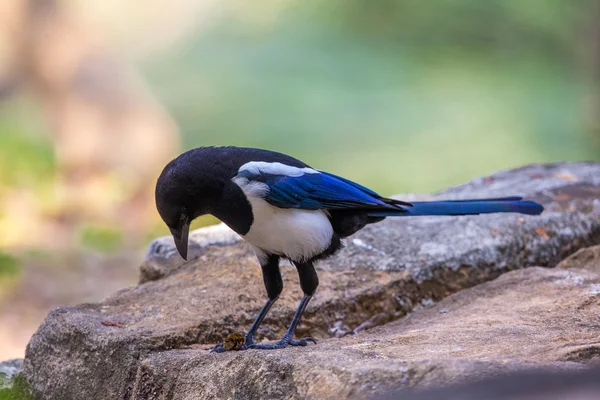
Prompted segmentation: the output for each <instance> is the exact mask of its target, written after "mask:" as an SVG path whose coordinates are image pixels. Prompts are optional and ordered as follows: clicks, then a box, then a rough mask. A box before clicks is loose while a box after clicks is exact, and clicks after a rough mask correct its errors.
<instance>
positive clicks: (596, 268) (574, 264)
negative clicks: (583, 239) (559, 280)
mask: <svg viewBox="0 0 600 400" xmlns="http://www.w3.org/2000/svg"><path fill="white" fill-rule="evenodd" d="M557 268H585V269H587V270H588V271H593V272H595V273H597V274H600V246H593V247H586V248H583V249H580V250H578V251H576V252H575V253H574V254H572V255H571V256H569V257H567V258H566V259H565V260H563V261H561V262H560V263H559V264H558V265H557Z"/></svg>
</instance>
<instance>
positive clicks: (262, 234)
mask: <svg viewBox="0 0 600 400" xmlns="http://www.w3.org/2000/svg"><path fill="white" fill-rule="evenodd" d="M246 193H247V195H248V200H249V201H250V204H251V205H252V213H253V215H254V221H253V222H252V227H251V228H250V231H249V232H248V233H247V234H246V235H245V236H243V238H244V239H245V240H246V241H247V242H248V243H249V244H250V245H252V247H253V248H254V251H255V252H256V255H257V256H258V257H259V258H260V259H262V260H264V258H265V256H266V254H265V252H267V253H271V254H277V255H280V256H285V257H288V258H289V259H290V260H292V261H298V262H301V261H304V260H307V259H310V258H311V257H314V256H316V255H318V254H320V253H322V252H323V251H325V250H326V249H327V248H328V247H329V245H330V243H331V238H332V236H333V227H332V226H331V223H330V222H329V218H327V215H325V213H324V212H323V211H320V210H318V211H309V210H297V209H283V208H278V207H275V206H272V205H270V204H269V203H267V202H266V201H265V200H263V199H262V198H260V197H255V196H253V194H252V193H248V192H246Z"/></svg>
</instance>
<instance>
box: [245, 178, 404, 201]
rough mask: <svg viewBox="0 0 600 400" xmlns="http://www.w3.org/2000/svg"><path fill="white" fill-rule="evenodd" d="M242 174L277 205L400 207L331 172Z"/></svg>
mask: <svg viewBox="0 0 600 400" xmlns="http://www.w3.org/2000/svg"><path fill="white" fill-rule="evenodd" d="M245 177H247V178H248V179H251V180H256V181H259V182H262V183H265V184H266V185H267V186H268V187H269V192H268V193H267V195H266V200H267V201H268V202H269V203H270V204H272V205H274V206H277V207H280V208H301V209H305V210H320V209H332V210H333V209H343V208H377V209H394V210H399V207H398V206H395V205H391V204H388V203H386V202H384V201H383V200H382V197H381V196H379V195H378V194H377V193H375V192H374V191H372V190H370V189H367V188H365V187H363V186H361V185H359V184H356V183H354V182H352V181H349V180H347V179H344V178H340V177H338V176H335V175H333V174H329V173H324V172H318V173H312V174H310V173H305V174H303V175H300V176H286V175H269V174H263V173H261V174H255V175H253V176H249V175H248V174H245Z"/></svg>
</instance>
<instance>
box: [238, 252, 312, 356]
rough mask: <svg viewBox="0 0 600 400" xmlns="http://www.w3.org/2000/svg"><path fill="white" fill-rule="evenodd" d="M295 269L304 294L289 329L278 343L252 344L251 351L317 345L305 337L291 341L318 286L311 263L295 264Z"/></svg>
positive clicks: (310, 338)
mask: <svg viewBox="0 0 600 400" xmlns="http://www.w3.org/2000/svg"><path fill="white" fill-rule="evenodd" d="M295 264H296V268H297V269H298V276H299V277H300V287H301V288H302V291H303V292H304V297H303V298H302V300H301V301H300V304H299V305H298V309H297V310H296V314H294V318H293V319H292V323H291V324H290V326H289V328H288V329H287V331H286V332H285V335H283V338H281V340H280V341H278V342H277V343H272V344H271V343H269V344H254V345H250V346H248V347H249V348H251V349H263V350H272V349H283V348H285V347H287V346H306V345H307V344H308V342H313V343H317V340H316V339H315V338H312V337H310V336H309V337H305V338H302V339H299V340H295V339H293V337H294V333H295V332H296V327H297V326H298V323H300V318H301V317H302V314H303V313H304V310H305V309H306V306H307V305H308V302H309V301H310V299H311V297H312V296H313V294H314V293H315V291H316V290H317V286H319V277H318V276H317V272H316V271H315V268H314V266H313V264H312V263H310V262H309V263H302V264H300V263H295Z"/></svg>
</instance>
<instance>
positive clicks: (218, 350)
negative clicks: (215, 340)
mask: <svg viewBox="0 0 600 400" xmlns="http://www.w3.org/2000/svg"><path fill="white" fill-rule="evenodd" d="M224 351H225V346H224V345H223V343H221V344H218V345H216V346H215V347H213V348H212V350H211V351H210V353H223V352H224Z"/></svg>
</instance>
